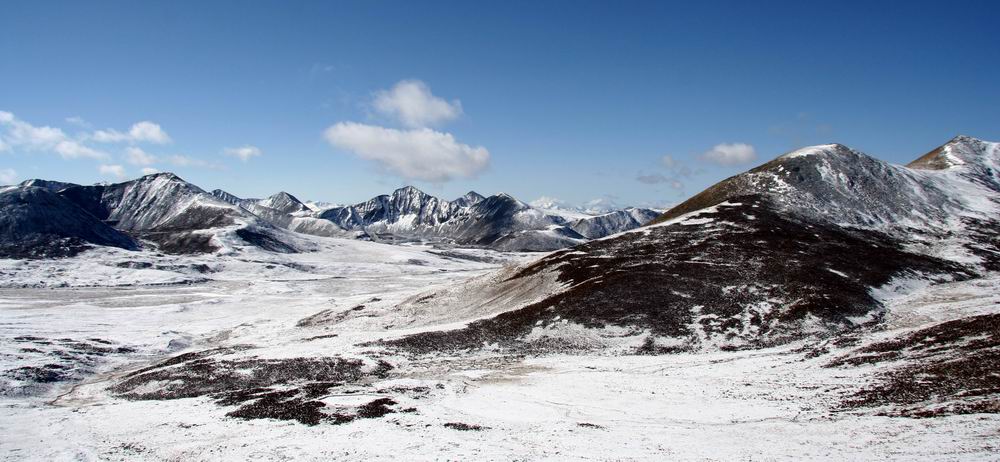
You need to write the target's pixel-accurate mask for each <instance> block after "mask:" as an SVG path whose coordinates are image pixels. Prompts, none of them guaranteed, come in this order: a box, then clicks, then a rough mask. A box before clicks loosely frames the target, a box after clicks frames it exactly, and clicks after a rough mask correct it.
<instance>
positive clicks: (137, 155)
mask: <svg viewBox="0 0 1000 462" xmlns="http://www.w3.org/2000/svg"><path fill="white" fill-rule="evenodd" d="M125 161H126V162H128V163H130V164H132V165H152V164H155V163H156V156H154V155H152V154H149V153H147V152H146V151H143V150H142V149H139V148H137V147H135V146H129V147H127V148H125Z"/></svg>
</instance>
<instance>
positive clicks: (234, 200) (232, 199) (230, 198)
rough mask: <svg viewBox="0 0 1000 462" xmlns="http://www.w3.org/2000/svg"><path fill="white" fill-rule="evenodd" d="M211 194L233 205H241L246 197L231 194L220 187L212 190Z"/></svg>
mask: <svg viewBox="0 0 1000 462" xmlns="http://www.w3.org/2000/svg"><path fill="white" fill-rule="evenodd" d="M212 195H213V196H215V197H217V198H219V199H222V200H224V201H226V202H228V203H230V204H233V205H242V204H243V202H244V201H246V199H242V198H240V197H239V196H237V195H235V194H231V193H229V192H226V191H223V190H221V189H215V190H212Z"/></svg>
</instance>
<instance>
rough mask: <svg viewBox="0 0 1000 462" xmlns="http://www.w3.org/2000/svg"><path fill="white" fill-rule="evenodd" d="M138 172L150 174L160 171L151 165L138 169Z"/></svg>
mask: <svg viewBox="0 0 1000 462" xmlns="http://www.w3.org/2000/svg"><path fill="white" fill-rule="evenodd" d="M140 172H142V174H143V175H152V174H154V173H160V171H159V170H157V169H155V168H153V167H143V168H142V170H140Z"/></svg>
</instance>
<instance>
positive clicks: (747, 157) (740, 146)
mask: <svg viewBox="0 0 1000 462" xmlns="http://www.w3.org/2000/svg"><path fill="white" fill-rule="evenodd" d="M701 159H702V160H704V161H706V162H711V163H713V164H717V165H722V166H732V165H741V164H747V163H750V162H753V161H754V160H755V159H757V150H755V149H754V147H753V146H751V145H749V144H746V143H722V144H717V145H715V147H713V148H712V149H710V150H708V151H706V152H704V153H702V155H701Z"/></svg>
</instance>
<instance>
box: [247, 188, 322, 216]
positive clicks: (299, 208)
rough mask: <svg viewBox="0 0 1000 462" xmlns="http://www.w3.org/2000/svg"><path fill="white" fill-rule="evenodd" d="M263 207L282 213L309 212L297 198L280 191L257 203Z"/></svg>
mask: <svg viewBox="0 0 1000 462" xmlns="http://www.w3.org/2000/svg"><path fill="white" fill-rule="evenodd" d="M258 203H259V204H260V205H262V206H264V207H269V208H272V209H275V210H278V211H281V212H284V213H300V212H307V211H309V210H310V209H309V207H307V206H306V205H305V204H303V203H302V201H300V200H299V199H298V198H297V197H295V196H293V195H291V194H289V193H287V192H284V191H281V192H279V193H277V194H274V195H272V196H270V197H268V198H266V199H261V200H260V201H259V202H258Z"/></svg>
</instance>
